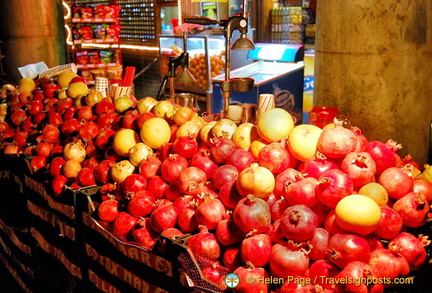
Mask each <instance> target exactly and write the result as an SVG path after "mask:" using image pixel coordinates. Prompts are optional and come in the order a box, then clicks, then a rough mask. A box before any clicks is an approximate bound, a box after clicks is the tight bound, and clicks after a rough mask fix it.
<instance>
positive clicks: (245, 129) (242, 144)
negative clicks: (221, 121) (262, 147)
mask: <svg viewBox="0 0 432 293" xmlns="http://www.w3.org/2000/svg"><path fill="white" fill-rule="evenodd" d="M259 138H260V136H259V134H258V130H257V127H256V126H255V125H253V124H252V123H249V122H246V123H242V124H240V125H239V126H238V127H237V129H236V130H235V131H234V134H233V137H232V140H233V141H234V144H235V145H236V147H238V148H240V149H244V150H249V148H250V146H251V143H252V142H253V141H254V140H257V139H259Z"/></svg>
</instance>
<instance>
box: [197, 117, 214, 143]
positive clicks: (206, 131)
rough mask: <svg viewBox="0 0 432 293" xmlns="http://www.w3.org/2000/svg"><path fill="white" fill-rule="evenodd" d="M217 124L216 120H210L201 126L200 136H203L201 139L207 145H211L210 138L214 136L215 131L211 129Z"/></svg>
mask: <svg viewBox="0 0 432 293" xmlns="http://www.w3.org/2000/svg"><path fill="white" fill-rule="evenodd" d="M215 124H216V121H210V122H207V124H206V125H204V126H203V127H202V128H201V131H200V138H201V141H202V142H204V143H205V144H206V145H207V146H211V141H210V139H211V138H212V137H213V133H212V131H211V130H212V128H213V126H214V125H215Z"/></svg>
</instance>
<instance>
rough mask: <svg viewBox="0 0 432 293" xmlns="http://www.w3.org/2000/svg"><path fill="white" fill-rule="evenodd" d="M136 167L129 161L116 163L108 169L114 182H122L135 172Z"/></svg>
mask: <svg viewBox="0 0 432 293" xmlns="http://www.w3.org/2000/svg"><path fill="white" fill-rule="evenodd" d="M135 169H136V167H135V166H134V165H133V164H132V163H131V162H130V161H129V160H121V161H119V162H116V163H115V164H114V165H113V166H112V167H111V169H110V174H111V178H112V179H113V181H114V182H122V181H124V180H125V179H126V178H127V177H128V176H129V175H132V174H133V173H134V172H135Z"/></svg>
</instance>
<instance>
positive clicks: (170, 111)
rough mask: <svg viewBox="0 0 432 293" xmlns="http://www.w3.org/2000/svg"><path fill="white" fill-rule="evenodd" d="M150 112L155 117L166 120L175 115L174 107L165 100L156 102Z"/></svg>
mask: <svg viewBox="0 0 432 293" xmlns="http://www.w3.org/2000/svg"><path fill="white" fill-rule="evenodd" d="M152 111H153V113H154V114H155V115H156V116H157V117H159V118H168V119H169V118H171V117H173V116H174V113H175V109H174V105H173V104H171V103H170V102H168V101H166V100H164V101H159V102H157V103H156V105H154V107H153V109H152Z"/></svg>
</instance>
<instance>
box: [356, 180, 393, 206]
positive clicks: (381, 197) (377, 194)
mask: <svg viewBox="0 0 432 293" xmlns="http://www.w3.org/2000/svg"><path fill="white" fill-rule="evenodd" d="M358 193H359V194H362V195H365V196H367V197H370V198H372V199H373V200H374V201H375V202H376V203H377V204H378V205H379V206H385V205H387V202H388V199H389V197H388V193H387V190H386V189H385V188H384V186H382V185H381V184H379V183H376V182H370V183H367V184H365V185H363V186H362V187H361V188H360V189H359V191H358Z"/></svg>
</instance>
